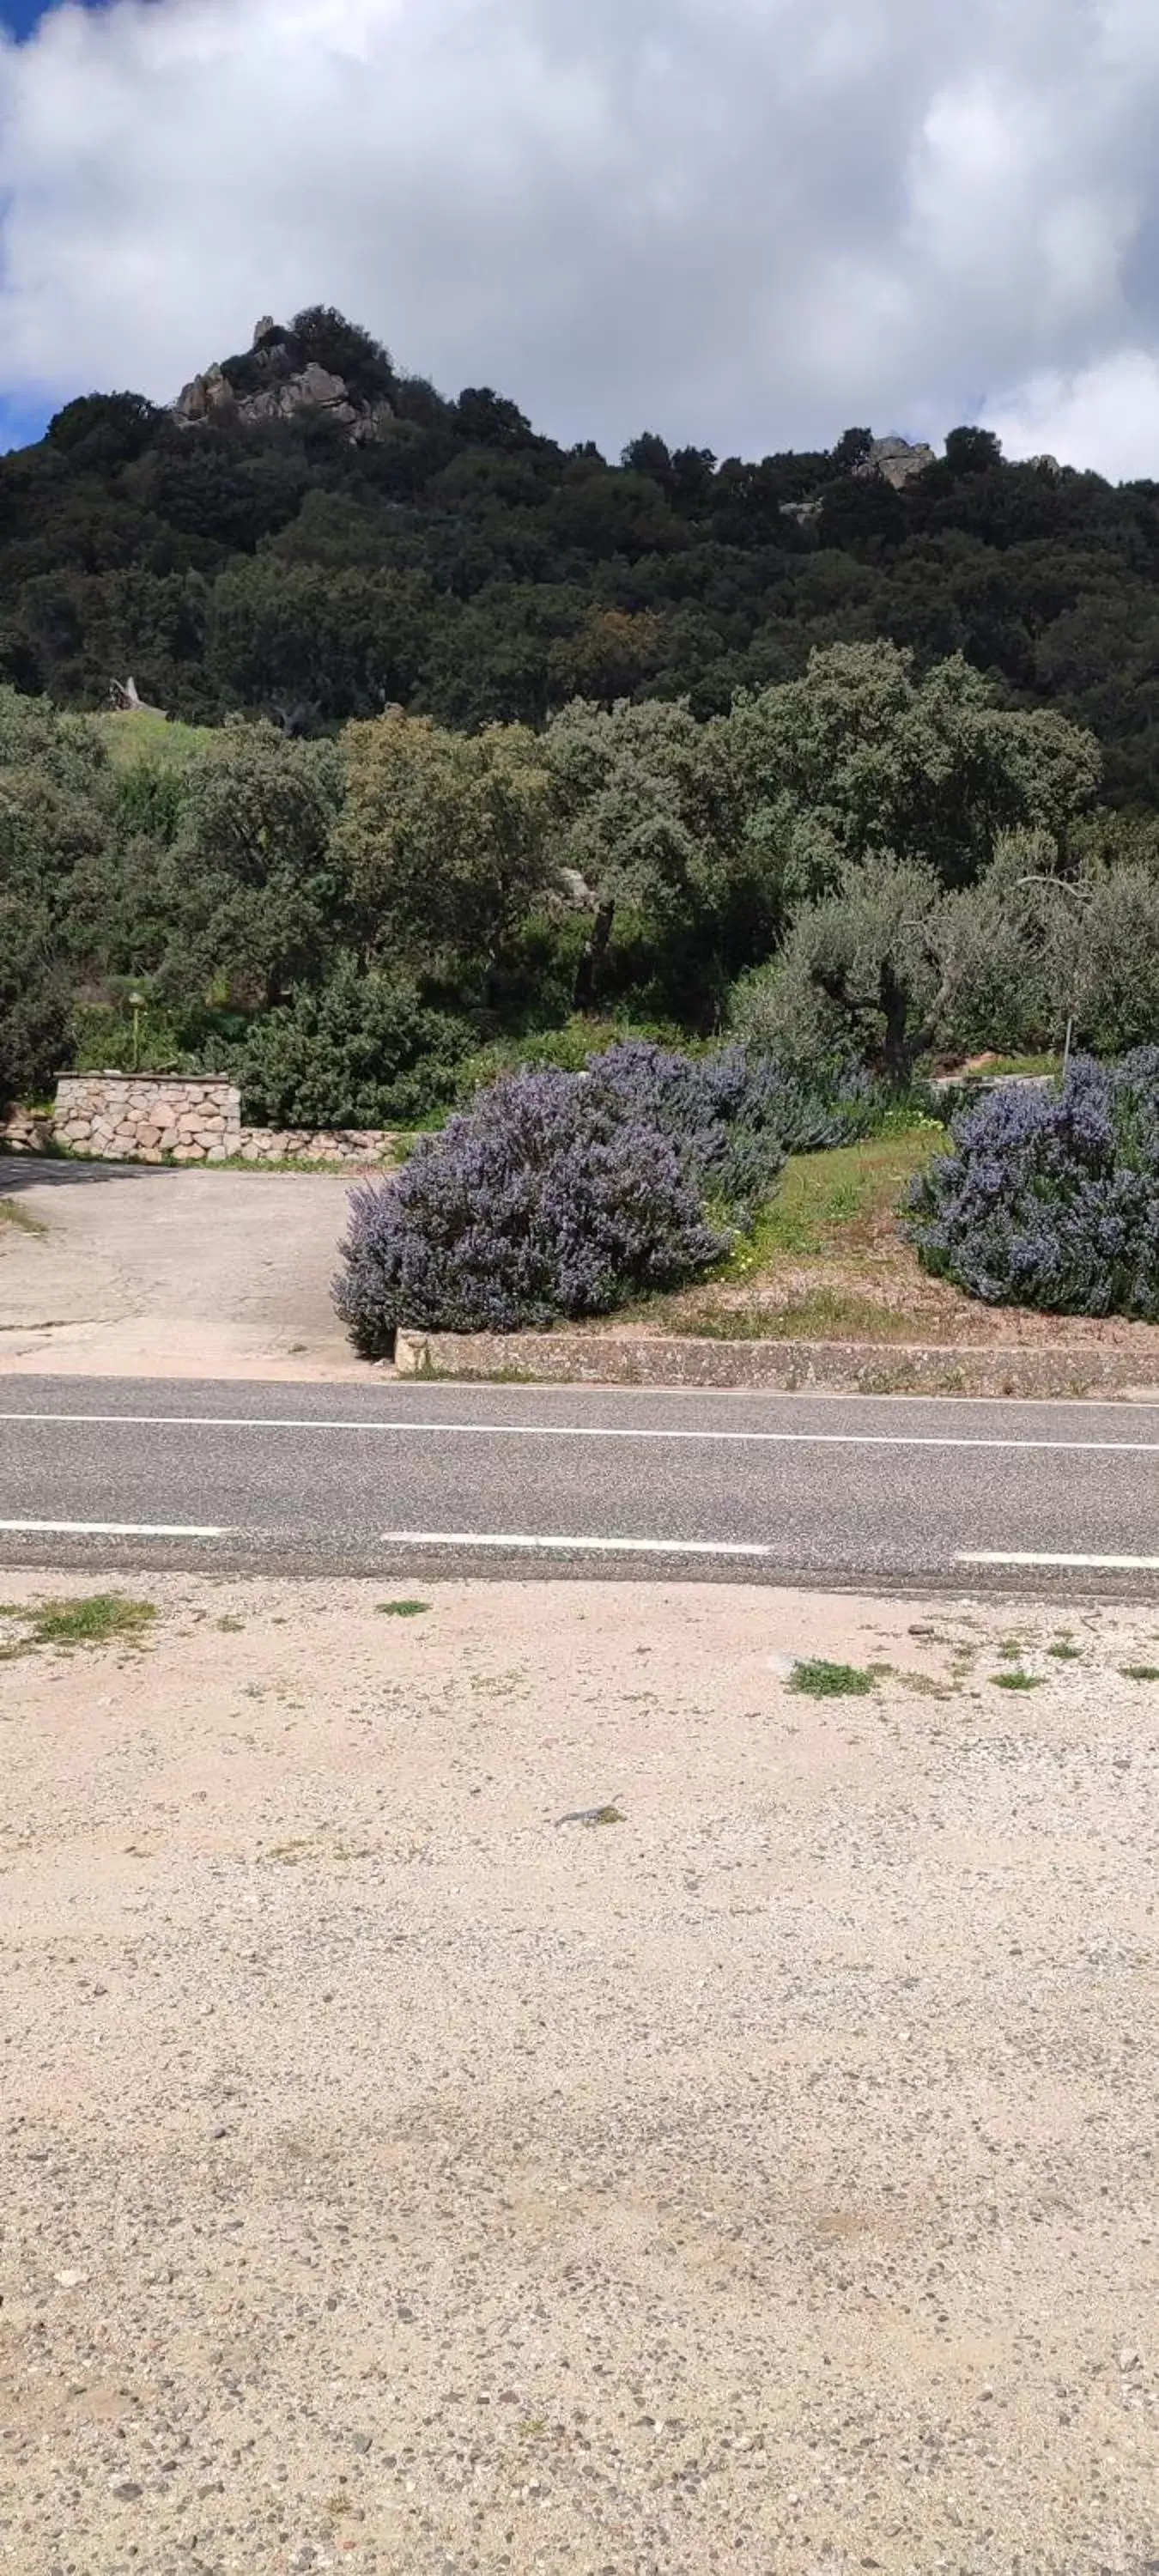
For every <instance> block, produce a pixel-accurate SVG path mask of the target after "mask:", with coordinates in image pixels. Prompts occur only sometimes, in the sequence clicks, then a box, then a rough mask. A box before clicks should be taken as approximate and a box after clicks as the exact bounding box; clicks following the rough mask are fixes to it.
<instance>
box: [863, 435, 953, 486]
mask: <svg viewBox="0 0 1159 2576" xmlns="http://www.w3.org/2000/svg"><path fill="white" fill-rule="evenodd" d="M936 463H937V458H936V457H935V455H934V451H933V448H932V447H927V446H926V445H925V444H924V442H923V441H921V440H920V439H919V440H918V441H916V442H915V444H914V445H912V446H911V444H910V441H909V439H908V438H875V439H874V442H873V445H872V447H871V448H870V450H869V454H868V456H867V457H866V458H865V460H864V463H863V464H861V465H858V466H855V467H854V472H855V473H857V474H861V475H866V476H868V475H871V474H880V476H881V479H882V481H883V483H892V485H893V488H894V491H895V492H900V491H901V490H902V489H903V488H904V486H905V485H906V484H907V483H912V482H913V479H914V476H915V474H924V473H925V470H926V467H927V465H935V464H936Z"/></svg>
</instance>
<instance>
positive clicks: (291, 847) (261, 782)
mask: <svg viewBox="0 0 1159 2576" xmlns="http://www.w3.org/2000/svg"><path fill="white" fill-rule="evenodd" d="M341 798H342V769H341V763H340V760H339V757H338V754H337V752H336V750H335V749H334V746H333V745H332V744H330V743H315V742H290V741H287V740H286V739H285V737H284V736H283V735H282V734H281V733H279V731H278V729H277V727H276V726H274V725H271V724H248V723H246V722H245V721H244V720H243V719H241V718H239V717H235V718H232V719H231V720H230V721H229V722H228V723H227V724H225V725H224V726H223V727H222V729H221V731H220V733H218V734H215V735H213V736H212V737H211V738H210V740H209V742H208V743H207V745H206V746H205V748H204V749H203V750H202V751H201V753H200V754H199V756H198V757H197V758H196V759H195V760H193V761H191V762H190V765H189V768H188V770H187V772H186V781H185V795H184V802H183V807H182V813H181V820H180V823H179V826H178V829H177V832H176V834H175V837H174V840H173V843H172V847H171V849H170V851H169V853H168V854H167V859H166V862H165V882H166V896H167V909H168V912H169V917H170V919H171V922H172V929H171V933H170V936H169V941H168V946H167V950H166V954H165V956H164V958H163V959H162V961H161V963H160V966H159V970H158V971H159V978H160V987H161V990H162V991H163V993H164V994H165V995H166V996H172V997H174V998H176V999H183V998H187V997H189V996H190V995H191V994H194V993H196V994H203V995H205V996H207V997H208V996H209V995H210V994H211V993H217V994H219V995H220V997H221V998H222V999H224V998H226V997H227V996H228V997H229V998H230V999H232V1000H235V1001H237V1002H240V1003H243V1004H249V1005H251V1006H252V1005H254V1004H258V1003H262V1004H266V1005H270V1004H273V1003H275V1002H277V1001H279V1000H280V999H281V998H282V996H283V995H284V994H285V993H286V992H288V991H289V989H290V987H291V986H293V985H295V984H298V983H310V982H317V981H318V980H319V978H320V977H321V975H322V973H323V972H324V970H325V966H326V963H327V960H328V959H329V957H330V956H331V954H332V953H333V951H334V949H335V948H336V947H337V946H338V945H339V944H340V942H341V938H342V932H343V915H342V900H341V885H340V880H339V877H338V875H337V873H336V870H335V867H334V865H333V862H332V859H331V852H330V843H331V836H332V832H333V829H334V825H335V821H336V818H337V815H338V811H339V807H340V804H341Z"/></svg>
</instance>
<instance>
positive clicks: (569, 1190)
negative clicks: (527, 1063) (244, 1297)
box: [334, 1070, 729, 1358]
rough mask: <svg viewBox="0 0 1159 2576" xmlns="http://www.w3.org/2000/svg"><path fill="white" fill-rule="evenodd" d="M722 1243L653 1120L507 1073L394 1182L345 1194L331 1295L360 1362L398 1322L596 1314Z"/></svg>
mask: <svg viewBox="0 0 1159 2576" xmlns="http://www.w3.org/2000/svg"><path fill="white" fill-rule="evenodd" d="M728 1248H729V1237H728V1236H727V1235H726V1234H724V1233H722V1232H720V1231H719V1230H717V1229H716V1228H714V1227H713V1226H712V1225H710V1224H709V1223H708V1222H707V1220H706V1217H705V1214H704V1211H703V1208H702V1206H701V1203H700V1200H699V1197H698V1195H697V1192H696V1189H695V1187H694V1186H693V1183H692V1181H691V1179H690V1178H689V1174H688V1170H687V1168H686V1164H685V1160H684V1157H683V1156H682V1154H681V1152H680V1150H679V1148H678V1146H677V1144H676V1143H675V1142H674V1140H673V1138H672V1137H671V1136H669V1135H666V1134H665V1133H664V1132H663V1131H662V1130H661V1129H660V1128H659V1127H658V1126H657V1124H656V1123H655V1120H654V1119H646V1118H644V1117H642V1116H640V1115H637V1114H634V1113H633V1112H632V1111H631V1110H630V1109H628V1108H626V1107H625V1106H624V1104H623V1101H622V1099H620V1098H618V1097H617V1096H616V1095H615V1092H614V1089H612V1088H609V1087H607V1086H603V1087H602V1086H601V1085H600V1083H599V1082H595V1081H591V1080H588V1079H585V1078H584V1077H583V1076H577V1075H573V1074H567V1073H560V1072H555V1071H551V1070H545V1071H543V1072H523V1073H515V1074H511V1075H509V1076H508V1077H507V1078H506V1079H505V1080H504V1081H502V1082H498V1083H496V1084H495V1085H494V1087H493V1089H492V1090H490V1091H487V1092H484V1093H483V1094H482V1096H481V1097H480V1099H479V1100H478V1101H477V1102H476V1104H475V1107H474V1109H473V1110H472V1111H470V1112H469V1113H468V1114H466V1115H464V1116H461V1117H456V1118H452V1119H451V1120H450V1122H449V1124H448V1126H447V1127H446V1128H445V1129H444V1131H443V1133H442V1135H441V1136H437V1137H431V1138H429V1139H423V1140H422V1141H421V1142H420V1144H419V1145H418V1146H417V1148H416V1150H415V1152H414V1154H413V1156H412V1158H411V1160H410V1162H409V1163H408V1164H407V1165H406V1168H405V1170H404V1171H402V1172H401V1173H400V1174H399V1175H398V1177H397V1178H396V1179H394V1180H391V1181H388V1182H387V1183H385V1184H384V1185H382V1186H376V1185H375V1184H373V1183H366V1184H364V1185H363V1186H362V1187H361V1188H359V1189H357V1190H355V1191H353V1192H352V1193H351V1215H350V1227H349V1232H348V1235H347V1238H346V1241H345V1242H344V1243H343V1245H342V1247H341V1257H342V1260H343V1263H344V1268H343V1270H342V1272H341V1273H340V1275H339V1277H338V1278H337V1279H336V1281H335V1283H334V1301H335V1304H336V1306H337V1308H338V1312H339V1314H340V1315H341V1316H342V1318H343V1320H344V1322H345V1323H346V1324H347V1326H348V1328H349V1331H350V1334H351V1338H352V1340H353V1341H354V1343H355V1346H356V1348H357V1349H358V1350H360V1351H361V1352H362V1353H363V1354H364V1356H366V1357H368V1358H374V1357H378V1356H380V1355H381V1354H382V1353H383V1352H385V1351H388V1350H389V1349H390V1348H391V1347H392V1344H393V1338H394V1334H395V1332H396V1330H397V1328H398V1326H399V1325H400V1324H401V1323H413V1324H417V1325H422V1326H425V1327H426V1328H427V1329H428V1330H432V1331H450V1332H478V1331H498V1332H508V1331H511V1330H513V1329H515V1328H518V1327H519V1326H520V1325H529V1324H530V1325H534V1324H547V1323H550V1322H552V1321H553V1320H554V1319H555V1318H556V1317H557V1316H560V1315H596V1314H602V1313H605V1312H606V1311H607V1310H608V1309H609V1308H610V1307H612V1306H615V1305H617V1304H619V1303H620V1302H622V1300H623V1299H624V1298H625V1297H626V1296H629V1295H631V1294H632V1293H634V1292H639V1291H642V1290H647V1289H656V1288H671V1287H676V1286H678V1285H679V1284H680V1282H681V1281H682V1280H685V1279H687V1278H690V1277H693V1276H695V1275H696V1274H697V1273H698V1272H700V1271H703V1270H706V1269H708V1268H709V1267H710V1266H711V1264H712V1263H713V1262H714V1261H717V1260H719V1259H720V1258H721V1256H722V1255H723V1254H724V1253H725V1252H726V1251H727V1250H728Z"/></svg>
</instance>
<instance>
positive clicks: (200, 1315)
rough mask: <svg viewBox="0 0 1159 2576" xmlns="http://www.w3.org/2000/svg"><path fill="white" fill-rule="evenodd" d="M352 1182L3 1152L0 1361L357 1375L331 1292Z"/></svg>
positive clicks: (136, 1372) (101, 1368) (316, 1175)
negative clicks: (37, 1158)
mask: <svg viewBox="0 0 1159 2576" xmlns="http://www.w3.org/2000/svg"><path fill="white" fill-rule="evenodd" d="M349 1191H350V1181H349V1178H348V1177H346V1176H344V1175H342V1174H338V1173H330V1172H326V1173H322V1172H243V1171H222V1172H216V1171H215V1172H210V1171H196V1170H195V1171H172V1170H168V1169H159V1168H157V1167H156V1166H149V1165H146V1164H138V1165H129V1164H102V1163H81V1162H65V1161H61V1162H52V1161H45V1162H27V1161H21V1160H19V1159H18V1158H16V1157H11V1158H9V1159H8V1160H7V1161H0V1373H2V1372H5V1371H7V1372H13V1373H19V1372H21V1371H24V1372H28V1371H33V1372H41V1371H44V1370H46V1369H47V1370H49V1371H51V1372H54V1373H56V1374H59V1375H61V1376H83V1377H100V1376H111V1377H189V1378H196V1377H206V1378H229V1377H241V1378H282V1377H284V1378H315V1379H358V1378H365V1377H366V1376H367V1375H368V1371H367V1369H366V1368H365V1366H364V1364H363V1363H362V1362H361V1361H359V1360H357V1359H356V1358H355V1356H354V1353H353V1352H352V1350H351V1348H350V1344H349V1342H348V1341H347V1339H346V1336H345V1334H344V1332H343V1331H342V1328H341V1326H340V1324H339V1322H338V1319H337V1316H336V1315H335V1313H334V1311H333V1308H332V1306H331V1303H330V1282H331V1279H332V1278H333V1276H334V1272H335V1270H336V1269H337V1266H338V1257H337V1256H338V1245H339V1242H340V1240H341V1237H342V1233H343V1229H344V1226H345V1222H346V1210H347V1203H348V1198H349ZM5 1211H7V1213H5Z"/></svg>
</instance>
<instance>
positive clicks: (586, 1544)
mask: <svg viewBox="0 0 1159 2576" xmlns="http://www.w3.org/2000/svg"><path fill="white" fill-rule="evenodd" d="M379 1545H380V1546H381V1547H460V1548H474V1547H497V1548H527V1549H550V1548H554V1549H557V1550H559V1549H564V1550H566V1551H567V1552H568V1553H569V1554H573V1553H577V1552H582V1553H584V1554H590V1555H600V1556H760V1557H765V1556H771V1555H772V1552H773V1551H772V1549H771V1548H770V1547H758V1546H756V1545H754V1544H753V1543H752V1542H751V1541H747V1540H741V1539H735V1540H734V1539H712V1538H536V1537H532V1536H531V1535H529V1534H528V1533H527V1532H526V1531H523V1530H384V1531H383V1534H382V1537H381V1539H380V1541H379Z"/></svg>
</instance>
